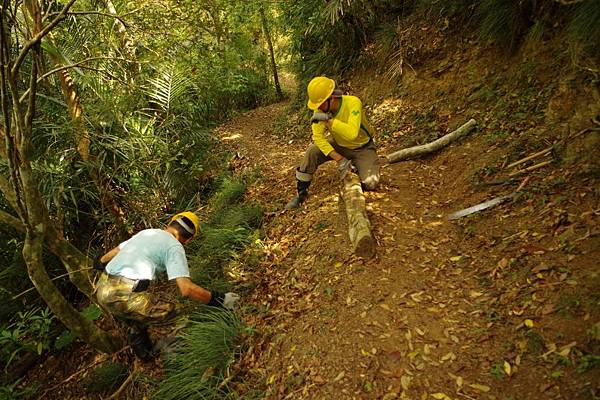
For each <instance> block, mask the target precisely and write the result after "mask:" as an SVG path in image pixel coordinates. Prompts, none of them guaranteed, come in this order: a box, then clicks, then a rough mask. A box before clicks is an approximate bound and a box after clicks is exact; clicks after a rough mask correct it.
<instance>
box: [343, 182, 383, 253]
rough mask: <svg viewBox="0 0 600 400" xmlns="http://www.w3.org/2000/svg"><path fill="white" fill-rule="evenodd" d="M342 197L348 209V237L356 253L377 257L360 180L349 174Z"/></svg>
mask: <svg viewBox="0 0 600 400" xmlns="http://www.w3.org/2000/svg"><path fill="white" fill-rule="evenodd" d="M340 197H341V199H342V200H343V202H344V205H345V208H346V216H347V220H348V235H349V236H350V242H351V243H352V246H353V247H354V253H355V254H356V255H357V256H359V257H363V258H371V257H373V256H374V255H375V239H374V238H373V236H372V235H371V223H370V222H369V217H368V216H367V207H366V202H365V196H364V194H363V191H362V187H361V184H360V179H359V177H358V176H357V175H356V174H353V173H349V174H348V175H347V176H346V178H344V181H343V183H342V188H341V191H340Z"/></svg>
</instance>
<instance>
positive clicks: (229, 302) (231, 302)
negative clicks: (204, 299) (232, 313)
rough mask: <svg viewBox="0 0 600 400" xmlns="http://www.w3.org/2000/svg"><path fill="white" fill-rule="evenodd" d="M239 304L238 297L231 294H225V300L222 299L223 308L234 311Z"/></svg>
mask: <svg viewBox="0 0 600 400" xmlns="http://www.w3.org/2000/svg"><path fill="white" fill-rule="evenodd" d="M239 302H240V296H239V295H238V294H236V293H233V292H229V293H225V298H223V308H226V309H228V310H235V309H237V308H238V306H239Z"/></svg>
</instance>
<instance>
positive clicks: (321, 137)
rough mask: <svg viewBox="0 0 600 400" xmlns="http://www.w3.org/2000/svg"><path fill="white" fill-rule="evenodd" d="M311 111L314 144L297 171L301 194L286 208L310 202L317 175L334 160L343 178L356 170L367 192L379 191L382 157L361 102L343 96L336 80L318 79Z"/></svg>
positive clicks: (311, 92) (313, 87)
mask: <svg viewBox="0 0 600 400" xmlns="http://www.w3.org/2000/svg"><path fill="white" fill-rule="evenodd" d="M308 108H309V109H311V110H312V111H314V113H313V115H312V118H311V120H310V122H311V127H312V139H313V142H312V143H311V144H310V145H309V146H308V149H307V150H306V153H305V154H304V158H303V159H302V161H301V163H300V166H299V167H298V168H297V169H296V181H297V189H298V195H297V196H296V197H294V198H293V199H292V200H291V201H290V202H289V203H288V204H287V205H286V207H285V208H286V209H294V208H298V207H299V206H300V204H302V202H304V200H306V198H307V197H308V187H309V186H310V182H311V180H312V177H313V174H314V173H315V171H316V170H317V168H318V167H319V165H321V164H323V163H324V162H327V161H330V160H334V161H336V162H337V165H338V170H339V172H340V176H341V178H342V179H343V178H344V177H345V176H346V174H347V173H348V171H350V170H351V169H352V168H356V170H357V172H358V176H359V177H360V181H361V182H362V186H363V189H365V190H375V189H377V187H378V186H379V176H380V175H379V158H378V156H377V151H376V149H375V143H373V129H372V128H371V126H370V124H369V121H368V120H367V117H366V116H365V112H364V110H363V107H362V102H361V101H360V99H359V98H358V97H356V96H344V95H342V92H341V91H339V90H335V82H334V81H333V79H329V78H327V77H325V76H317V77H316V78H313V79H312V80H311V81H310V83H309V84H308ZM327 131H329V135H328V136H327V135H326V132H327Z"/></svg>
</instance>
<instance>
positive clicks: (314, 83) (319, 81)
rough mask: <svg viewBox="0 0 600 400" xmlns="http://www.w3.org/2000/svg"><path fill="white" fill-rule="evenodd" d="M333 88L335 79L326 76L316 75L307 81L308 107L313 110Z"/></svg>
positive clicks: (329, 94) (325, 98)
mask: <svg viewBox="0 0 600 400" xmlns="http://www.w3.org/2000/svg"><path fill="white" fill-rule="evenodd" d="M334 89H335V81H334V80H333V79H329V78H328V77H326V76H317V77H315V78H313V79H312V80H311V81H310V82H309V83H308V89H307V91H308V108H310V109H311V110H313V111H315V110H316V109H318V108H319V107H320V106H321V104H323V103H324V102H325V100H327V99H328V98H329V96H331V94H332V93H333V90H334Z"/></svg>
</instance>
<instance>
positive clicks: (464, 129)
mask: <svg viewBox="0 0 600 400" xmlns="http://www.w3.org/2000/svg"><path fill="white" fill-rule="evenodd" d="M475 125H477V122H476V121H475V120H474V119H470V120H469V121H468V122H467V123H466V124H464V125H463V126H461V127H460V128H458V129H457V130H455V131H454V132H450V133H448V134H447V135H444V136H442V137H441V138H439V139H437V140H434V141H433V142H431V143H427V144H424V145H421V146H414V147H409V148H407V149H402V150H399V151H396V152H394V153H391V154H388V155H387V156H386V158H387V159H388V161H389V162H390V163H393V162H397V161H401V160H406V159H409V158H414V157H418V156H422V155H424V154H429V153H433V152H434V151H438V150H439V149H441V148H443V147H445V146H447V145H448V144H450V143H452V142H454V141H455V140H457V139H458V138H460V137H462V136H463V135H465V134H467V133H468V132H470V131H471V129H473V128H474V127H475Z"/></svg>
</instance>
